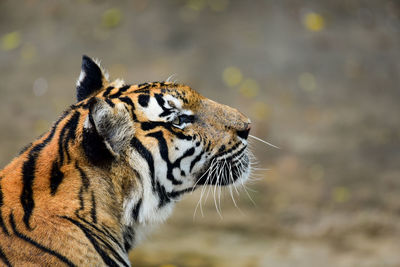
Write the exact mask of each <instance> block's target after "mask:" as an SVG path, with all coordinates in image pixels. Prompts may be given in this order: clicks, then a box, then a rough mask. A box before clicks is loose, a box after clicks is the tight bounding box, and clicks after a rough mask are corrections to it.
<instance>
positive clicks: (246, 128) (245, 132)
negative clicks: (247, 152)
mask: <svg viewBox="0 0 400 267" xmlns="http://www.w3.org/2000/svg"><path fill="white" fill-rule="evenodd" d="M250 128H251V127H250V122H249V123H245V125H244V127H243V129H241V130H236V134H237V135H238V136H239V137H240V138H242V139H247V137H248V136H249V132H250Z"/></svg>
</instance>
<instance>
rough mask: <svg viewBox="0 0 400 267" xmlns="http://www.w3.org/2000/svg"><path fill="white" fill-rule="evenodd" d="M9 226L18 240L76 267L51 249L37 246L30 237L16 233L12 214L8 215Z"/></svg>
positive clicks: (40, 245)
mask: <svg viewBox="0 0 400 267" xmlns="http://www.w3.org/2000/svg"><path fill="white" fill-rule="evenodd" d="M10 224H11V227H12V229H13V231H14V234H15V235H16V236H17V237H18V238H20V239H22V240H24V241H26V242H28V243H30V244H31V245H33V246H35V247H37V248H39V249H40V250H42V251H44V252H46V253H48V254H50V255H53V256H54V257H56V258H58V259H59V260H60V261H62V262H64V263H65V264H67V265H68V266H76V265H75V264H73V263H72V262H71V261H70V260H68V259H67V258H66V257H65V256H63V255H61V254H59V253H58V252H56V251H54V250H51V249H49V248H47V247H45V246H43V245H42V244H39V243H38V242H36V241H34V240H33V239H31V238H30V237H28V236H26V235H24V234H22V233H20V232H18V230H17V227H16V225H15V220H14V215H13V214H12V213H11V214H10Z"/></svg>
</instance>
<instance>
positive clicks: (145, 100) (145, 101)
mask: <svg viewBox="0 0 400 267" xmlns="http://www.w3.org/2000/svg"><path fill="white" fill-rule="evenodd" d="M149 101H150V95H139V97H138V102H139V105H141V106H142V107H147V106H148V105H149Z"/></svg>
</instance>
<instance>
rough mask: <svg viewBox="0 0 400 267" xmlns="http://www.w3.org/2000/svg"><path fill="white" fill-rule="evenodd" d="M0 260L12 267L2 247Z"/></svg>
mask: <svg viewBox="0 0 400 267" xmlns="http://www.w3.org/2000/svg"><path fill="white" fill-rule="evenodd" d="M0 260H2V261H3V262H4V263H5V264H6V266H7V267H12V265H11V262H10V261H9V260H8V259H7V257H6V254H4V251H3V249H2V248H1V247H0Z"/></svg>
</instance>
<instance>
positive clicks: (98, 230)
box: [78, 215, 124, 250]
mask: <svg viewBox="0 0 400 267" xmlns="http://www.w3.org/2000/svg"><path fill="white" fill-rule="evenodd" d="M78 218H79V219H80V220H81V221H82V222H84V223H86V224H87V225H89V226H90V227H92V228H93V229H95V230H96V231H97V232H99V233H101V234H102V235H104V236H106V237H108V238H110V239H111V240H112V241H113V242H114V243H115V244H117V245H118V246H119V247H120V248H121V249H122V250H123V249H124V248H123V246H122V245H121V244H120V243H119V241H118V240H117V238H115V237H114V236H113V235H112V234H111V233H110V231H108V230H107V228H104V227H102V228H101V229H100V228H99V227H97V226H96V225H95V224H93V223H91V222H89V221H87V220H86V219H85V218H82V217H81V216H79V215H78ZM96 237H97V235H96ZM99 239H101V238H99ZM101 241H102V240H101ZM103 242H104V241H103Z"/></svg>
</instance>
